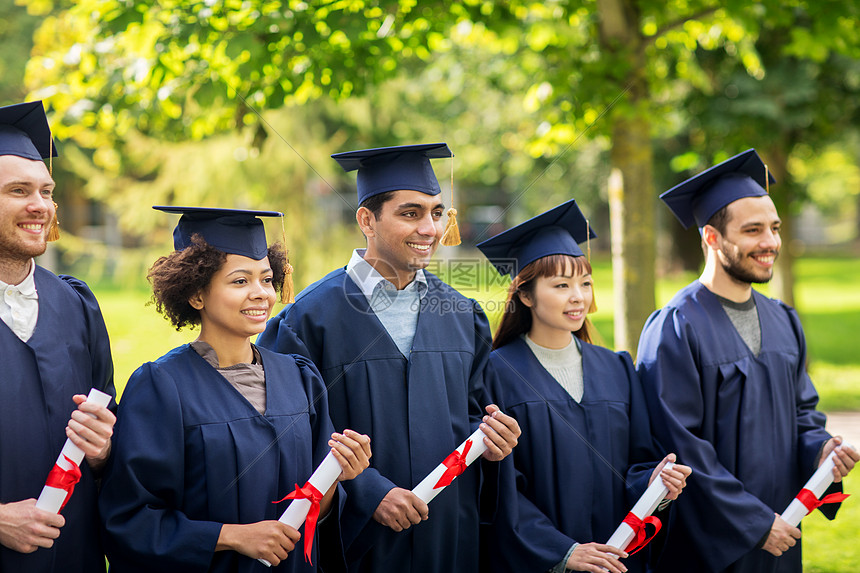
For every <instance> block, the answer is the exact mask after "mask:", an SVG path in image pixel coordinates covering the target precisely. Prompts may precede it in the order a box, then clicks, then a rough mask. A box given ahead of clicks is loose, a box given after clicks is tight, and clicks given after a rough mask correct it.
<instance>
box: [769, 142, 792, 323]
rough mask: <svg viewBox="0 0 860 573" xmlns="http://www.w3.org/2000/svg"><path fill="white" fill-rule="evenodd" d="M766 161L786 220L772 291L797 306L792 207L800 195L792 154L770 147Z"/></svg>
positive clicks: (778, 206) (776, 202) (775, 197)
mask: <svg viewBox="0 0 860 573" xmlns="http://www.w3.org/2000/svg"><path fill="white" fill-rule="evenodd" d="M762 159H764V162H765V163H766V164H767V167H768V169H769V170H770V172H771V173H773V176H774V178H775V179H776V180H777V183H776V184H775V185H774V186H773V188H772V189H771V190H770V191H771V193H770V197H771V199H773V204H774V205H776V211H777V213H779V217H780V219H782V225H781V227H780V236H781V237H782V248H781V249H780V251H779V257H777V259H776V265H775V270H774V273H773V280H772V281H771V283H772V291H771V292H772V293H773V296H774V297H775V298H778V299H780V300H782V301H783V302H784V303H786V304H788V305H791V306H794V255H793V254H792V252H791V251H792V249H791V244H792V241H793V240H794V214H793V211H792V208H791V207H792V203H793V202H794V199H795V196H796V193H795V190H794V185H793V184H792V182H791V181H790V178H789V175H788V153H787V152H786V149H785V148H784V147H783V146H779V145H778V146H774V147H771V148H769V149H768V150H767V156H766V157H763V158H762Z"/></svg>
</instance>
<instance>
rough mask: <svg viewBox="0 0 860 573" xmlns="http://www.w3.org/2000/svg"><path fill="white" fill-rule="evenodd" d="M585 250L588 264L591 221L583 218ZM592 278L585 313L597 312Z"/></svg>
mask: <svg viewBox="0 0 860 573" xmlns="http://www.w3.org/2000/svg"><path fill="white" fill-rule="evenodd" d="M585 252H586V254H587V255H588V264H591V223H590V222H589V220H588V219H586V220H585ZM593 285H594V279H592V288H591V305H590V306H589V307H588V310H587V311H586V314H591V313H592V312H597V299H596V298H595V297H594V286H593Z"/></svg>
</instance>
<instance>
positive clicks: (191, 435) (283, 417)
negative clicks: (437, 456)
mask: <svg viewBox="0 0 860 573" xmlns="http://www.w3.org/2000/svg"><path fill="white" fill-rule="evenodd" d="M260 355H261V358H262V362H263V367H264V369H265V374H266V413H265V415H261V414H260V413H259V412H257V410H255V409H254V407H253V406H252V405H251V404H250V403H249V402H248V401H247V400H246V399H245V398H244V397H243V396H242V395H241V394H240V393H239V392H238V390H236V389H235V388H234V387H233V386H232V385H231V384H230V383H229V382H228V381H227V379H226V378H224V377H223V376H222V375H221V374H220V373H219V372H218V371H217V370H216V369H214V368H213V367H212V366H210V365H209V364H208V363H207V362H206V361H205V360H204V359H203V358H202V357H201V356H200V355H198V354H197V352H195V351H194V349H193V348H192V347H191V345H188V344H186V345H183V346H180V347H179V348H176V349H174V350H172V351H171V352H169V353H168V354H166V355H164V356H162V357H161V358H159V359H158V360H156V361H155V362H149V363H147V364H144V365H143V366H141V367H140V368H138V369H137V371H135V373H134V374H132V376H131V378H130V379H129V382H128V386H127V387H126V390H125V392H124V394H123V398H122V400H121V401H120V406H119V414H118V416H117V418H118V421H117V425H116V432H115V438H114V439H115V444H114V455H113V456H112V458H111V461H110V463H109V464H108V468H107V470H106V472H105V478H104V484H103V487H102V493H101V497H100V498H99V509H100V511H101V515H102V520H103V523H104V532H105V547H106V550H107V556H108V559H109V561H110V564H111V571H116V572H120V573H123V572H138V571H139V572H141V573H143V572H152V571H158V572H159V573H170V572H176V573H180V572H181V573H193V572H195V571H218V572H228V571H229V572H249V571H259V572H263V571H289V572H297V571H308V572H310V571H315V570H316V568H315V567H313V566H311V565H309V564H307V563H306V562H305V559H304V555H303V552H304V549H303V543H304V537H302V539H301V540H300V541H299V543H298V544H297V545H296V548H295V550H294V551H293V552H291V553H290V555H289V557H287V559H286V560H285V561H284V562H282V563H281V564H280V565H279V566H278V567H276V568H272V569H268V568H266V567H265V566H264V565H262V564H261V563H259V562H257V561H256V560H254V559H250V558H248V557H245V556H244V555H241V554H239V553H237V552H234V551H219V552H217V553H216V552H215V545H216V543H217V541H218V536H219V534H220V531H221V525H222V524H224V523H243V524H244V523H255V522H258V521H262V520H267V519H278V518H279V517H280V515H281V513H282V512H283V511H284V509H286V507H287V505H288V504H289V503H290V502H289V500H287V501H283V502H281V503H277V504H275V503H272V502H273V501H274V500H278V499H281V498H282V497H284V495H286V494H288V493H290V492H292V491H293V490H294V488H295V484H299V485H303V484H304V483H305V481H307V479H308V478H309V477H310V476H311V473H313V470H314V468H315V467H316V466H317V465H318V464H319V463H320V462H321V461H322V460H323V458H324V457H325V456H326V455H327V454H328V452H329V450H330V448H329V446H328V440H329V438H330V436H331V433H332V431H333V429H332V425H331V422H330V421H329V418H328V415H327V414H326V406H327V404H326V394H325V387H324V386H323V384H322V380H320V378H319V375H318V374H317V372H316V369H315V368H314V367H313V365H312V364H310V363H309V362H308V361H307V360H305V359H304V358H301V357H292V356H283V355H279V354H275V353H272V352H269V351H267V350H265V349H260ZM323 493H325V492H323ZM335 511H336V508H335V507H333V508H332V512H335ZM329 517H330V518H334V520H335V522H336V520H337V517H336V515H331V514H330V515H329ZM301 531H302V533H304V529H302V530H301ZM318 549H319V544H318V543H316V542H315V543H314V551H313V556H312V559H313V562H314V563H317V560H318ZM325 550H326V551H342V549H341V548H331V547H329V548H326V549H325Z"/></svg>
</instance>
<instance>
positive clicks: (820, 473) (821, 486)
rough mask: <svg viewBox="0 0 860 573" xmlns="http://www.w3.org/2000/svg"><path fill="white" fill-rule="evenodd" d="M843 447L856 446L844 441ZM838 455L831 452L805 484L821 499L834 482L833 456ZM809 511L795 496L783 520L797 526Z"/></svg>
mask: <svg viewBox="0 0 860 573" xmlns="http://www.w3.org/2000/svg"><path fill="white" fill-rule="evenodd" d="M842 446H843V447H849V448H851V449H852V450H853V449H854V446H852V445H851V444H849V443H847V442H843V443H842ZM835 455H836V452H830V455H829V456H827V458H826V459H825V460H824V463H822V464H821V465H820V466H818V469H817V470H815V473H814V474H812V477H811V478H809V481H807V482H806V485H804V486H803V488H804V489H808V490H809V491H811V492H812V493H814V494H815V497H817V498H819V499H821V496H822V494H824V491H825V490H826V489H827V488H828V487H830V484H832V483H833V467H834V465H835V464H834V463H833V456H835ZM808 513H809V510H808V509H806V506H805V505H803V504H802V503H801V502H800V500H799V499H797V498H794V499H792V500H791V503H789V504H788V507H786V508H785V511H783V512H782V515H780V517H782V520H783V521H785V522H786V523H788V524H789V525H791V526H792V527H797V525H798V524H799V523H800V520H801V519H803V518H804V517H806V515H807V514H808Z"/></svg>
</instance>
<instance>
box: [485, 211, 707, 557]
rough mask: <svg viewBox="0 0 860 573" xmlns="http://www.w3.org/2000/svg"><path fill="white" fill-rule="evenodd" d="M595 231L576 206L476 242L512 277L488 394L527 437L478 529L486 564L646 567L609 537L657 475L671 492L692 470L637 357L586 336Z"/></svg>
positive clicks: (676, 491)
mask: <svg viewBox="0 0 860 573" xmlns="http://www.w3.org/2000/svg"><path fill="white" fill-rule="evenodd" d="M590 236H591V237H593V236H594V235H593V233H592V232H591V229H590V228H589V225H588V223H587V222H586V220H585V217H583V216H582V213H581V212H580V211H579V207H577V205H576V202H575V201H574V200H570V201H568V202H566V203H563V204H562V205H559V206H558V207H555V208H553V209H551V210H550V211H547V212H546V213H543V214H541V215H538V216H537V217H534V218H532V219H530V220H528V221H526V222H525V223H522V224H520V225H517V226H516V227H513V228H511V229H509V230H507V231H504V232H503V233H500V234H499V235H496V236H495V237H492V238H491V239H488V240H486V241H484V242H483V243H480V244H479V245H478V248H479V249H481V251H482V252H483V253H484V254H485V255H486V256H487V258H488V259H490V261H491V262H492V263H493V264H494V265H495V266H496V268H497V269H498V270H499V272H500V273H501V274H502V275H505V274H510V275H511V276H512V277H513V281H512V282H511V286H510V288H509V289H508V298H507V303H506V305H505V310H504V313H503V315H502V319H501V322H500V324H499V327H498V330H497V331H496V334H495V336H494V337H493V352H492V354H490V366H489V369H490V374H488V376H487V378H488V380H490V382H489V390H490V394H491V396H492V397H493V399H494V400H495V401H496V403H497V404H498V405H499V407H500V408H501V409H502V410H504V411H505V412H507V413H508V414H509V415H511V416H513V417H514V418H516V419H517V421H518V422H519V424H520V426H521V427H522V429H523V432H522V437H521V438H520V442H519V444H518V445H517V447H516V448H515V449H514V452H513V454H512V456H511V457H512V458H513V468H510V467H508V469H509V470H511V471H503V473H502V478H501V487H502V491H503V492H504V493H503V494H502V496H503V500H502V501H501V502H500V503H499V511H498V513H497V515H496V519H495V522H494V523H493V525H492V527H491V528H488V529H487V530H486V531H485V532H484V533H486V535H484V536H482V543H483V545H484V550H485V555H486V560H485V561H484V563H482V565H484V564H485V565H487V566H488V567H487V570H488V571H489V570H491V571H512V572H518V573H519V572H525V571H534V572H541V573H542V572H544V571H552V572H564V571H571V570H572V571H594V572H599V571H610V572H611V573H621V572H623V571H628V570H629V571H644V569H645V560H644V559H643V558H642V554H638V555H633V556H628V554H627V553H625V552H624V551H622V550H619V549H616V548H614V547H610V546H608V545H605V542H606V541H607V540H608V539H609V538H610V536H611V535H612V533H613V531H614V530H615V528H616V527H617V526H618V525H619V524H620V523H621V521H622V519H624V517H625V516H626V514H627V512H628V510H629V509H630V508H631V507H632V506H633V504H634V503H635V502H636V500H637V499H638V498H639V496H640V495H641V494H642V493H643V492H644V490H645V488H646V487H647V485H648V484H649V483H651V481H653V480H654V479H657V478H658V476H660V479H662V480H663V483H664V484H665V485H666V486H667V487H668V489H669V495H668V496H667V499H674V498H676V497H677V496H678V494H679V493H680V492H681V489H682V488H683V487H684V485H685V480H686V477H687V475H689V474H690V471H691V470H690V468H689V467H687V466H682V465H680V464H676V465H675V466H674V468H666V467H665V466H666V463H667V462H669V461H672V462H674V461H675V457H674V454H669V455H667V456H666V457H665V458H663V460H662V461H660V462H659V463H658V462H657V460H659V459H660V454H658V453H657V452H658V449H657V446H656V444H654V443H653V440H652V437H651V432H650V427H649V420H648V412H647V411H646V406H645V399H644V396H643V394H642V389H641V388H640V385H639V379H638V377H637V376H636V371H635V369H634V368H633V362H632V360H631V359H630V355H629V354H627V353H626V352H618V353H615V352H612V351H611V350H609V349H606V348H603V347H601V346H597V345H594V344H592V343H591V340H592V333H591V324H590V323H589V321H588V320H587V318H586V315H587V314H588V313H589V312H592V311H593V310H595V309H596V306H595V304H594V292H593V290H592V279H591V264H590V263H589V261H588V260H587V259H586V257H585V256H583V253H582V250H581V249H580V248H579V245H578V244H577V243H580V242H584V241H586V240H588V239H589V238H590Z"/></svg>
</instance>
